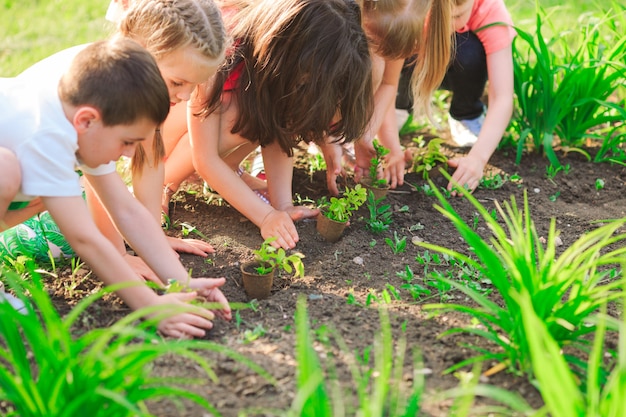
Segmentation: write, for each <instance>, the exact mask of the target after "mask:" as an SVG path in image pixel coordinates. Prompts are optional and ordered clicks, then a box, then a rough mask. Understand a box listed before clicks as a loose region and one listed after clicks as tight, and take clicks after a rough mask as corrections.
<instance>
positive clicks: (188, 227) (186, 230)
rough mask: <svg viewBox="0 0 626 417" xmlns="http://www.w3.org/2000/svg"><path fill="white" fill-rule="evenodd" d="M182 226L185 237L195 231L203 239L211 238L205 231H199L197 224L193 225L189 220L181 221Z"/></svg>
mask: <svg viewBox="0 0 626 417" xmlns="http://www.w3.org/2000/svg"><path fill="white" fill-rule="evenodd" d="M180 228H181V232H182V234H183V236H184V237H187V236H189V233H195V234H196V235H198V236H200V237H201V238H202V239H204V240H209V238H208V237H207V236H206V235H205V234H204V233H202V232H201V231H199V230H198V228H196V226H193V225H191V224H189V223H187V222H183V223H181V224H180Z"/></svg>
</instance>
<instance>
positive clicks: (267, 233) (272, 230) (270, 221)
mask: <svg viewBox="0 0 626 417" xmlns="http://www.w3.org/2000/svg"><path fill="white" fill-rule="evenodd" d="M259 229H261V236H262V237H263V239H268V238H270V237H275V238H276V240H274V241H273V242H272V246H274V247H275V248H283V249H285V250H287V249H292V248H294V247H295V246H296V243H298V240H300V237H299V236H298V231H297V230H296V225H295V224H293V220H292V219H291V216H290V215H289V213H288V212H286V211H283V210H275V209H274V210H272V211H270V212H269V213H268V214H267V216H265V218H264V219H263V221H262V222H261V226H260V227H259Z"/></svg>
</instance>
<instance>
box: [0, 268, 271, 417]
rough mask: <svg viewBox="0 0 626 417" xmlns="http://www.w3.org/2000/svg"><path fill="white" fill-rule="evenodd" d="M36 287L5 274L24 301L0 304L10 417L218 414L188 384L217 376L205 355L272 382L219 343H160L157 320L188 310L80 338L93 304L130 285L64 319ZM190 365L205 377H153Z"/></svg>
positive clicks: (142, 316)
mask: <svg viewBox="0 0 626 417" xmlns="http://www.w3.org/2000/svg"><path fill="white" fill-rule="evenodd" d="M30 275H31V277H32V280H28V281H26V280H22V279H20V278H19V277H18V276H17V275H15V274H12V273H7V275H6V277H5V278H6V280H7V281H8V283H9V285H10V286H11V287H12V289H13V290H14V291H15V293H16V294H17V296H18V297H19V298H20V299H21V300H22V301H23V302H24V304H25V307H24V309H22V310H20V311H19V312H18V311H16V310H15V309H14V308H13V307H12V306H11V305H10V304H9V303H8V302H4V301H2V300H0V358H2V361H0V401H2V402H3V403H4V405H3V407H5V408H3V409H4V411H7V409H8V414H6V415H8V416H24V417H26V416H30V417H44V416H46V417H48V416H76V415H83V414H84V415H88V416H93V417H105V416H106V417H110V416H119V417H130V416H143V417H149V416H152V414H151V413H150V411H149V410H148V407H147V404H146V403H148V402H151V401H156V400H163V399H166V400H167V399H169V400H172V401H174V402H180V400H181V399H186V400H190V401H193V402H195V403H197V404H199V405H200V406H201V407H202V408H204V409H205V410H206V411H207V412H208V413H210V414H211V415H216V416H217V415H219V413H218V411H217V410H216V409H215V407H213V406H212V405H211V404H210V403H209V402H208V401H207V400H206V399H205V398H204V396H202V395H199V394H197V393H195V392H194V391H193V390H191V389H189V388H190V385H196V386H204V387H206V385H207V383H208V381H209V380H211V381H213V382H216V381H217V376H216V375H215V372H214V371H213V370H212V369H211V365H210V364H209V362H208V361H207V360H206V359H205V358H204V357H203V355H201V354H200V352H201V351H211V352H217V353H220V354H222V355H226V356H228V357H230V358H231V359H233V360H235V361H237V362H239V363H241V364H244V365H246V366H248V367H250V368H251V369H252V370H254V371H255V372H258V373H259V374H260V375H262V376H263V377H264V378H266V379H267V380H268V381H270V382H271V383H274V379H273V377H272V376H271V375H270V374H269V373H267V372H266V371H265V370H264V369H263V368H261V367H259V366H258V365H257V364H256V363H255V362H253V361H251V360H249V359H247V358H246V357H244V356H243V355H241V354H238V353H237V352H235V351H234V350H231V349H229V348H227V347H225V346H223V345H222V344H220V343H215V342H211V341H206V340H175V339H163V338H162V337H161V336H160V335H158V334H157V333H156V332H155V331H154V328H155V324H156V322H157V320H160V319H162V318H163V317H164V316H166V315H170V314H176V313H183V312H185V311H191V309H193V308H195V307H192V306H189V310H187V309H186V308H185V307H172V308H174V309H175V311H172V310H171V309H165V310H164V306H155V307H148V308H145V309H142V310H138V311H134V312H132V313H130V314H129V315H127V316H126V317H124V318H122V319H121V320H119V321H117V322H115V323H113V324H112V325H111V326H109V327H105V328H96V329H92V330H89V331H87V332H85V333H83V334H80V335H77V334H76V332H75V330H74V329H75V325H76V323H77V321H78V320H80V319H82V318H83V317H84V313H85V311H86V310H87V308H88V307H89V306H90V305H91V304H93V303H94V302H95V301H96V300H98V299H100V298H102V297H103V296H105V295H107V294H110V293H111V292H113V291H115V290H120V289H122V288H128V287H129V286H130V285H134V284H129V283H124V284H118V285H116V286H112V287H108V288H106V289H104V290H101V291H99V292H98V293H96V294H92V295H90V296H88V297H86V298H83V299H82V300H80V301H79V303H78V304H77V305H76V306H75V307H74V308H73V309H72V310H71V311H70V312H69V313H67V314H66V315H65V316H64V317H61V316H60V315H59V313H58V312H57V311H56V309H55V308H54V305H53V303H52V300H51V299H50V296H49V294H48V292H47V291H46V290H45V288H44V287H43V283H42V281H41V278H40V276H39V274H37V273H35V272H34V271H33V270H32V269H31V273H30ZM172 355H174V357H176V358H177V359H175V360H176V361H182V360H184V361H189V362H191V363H193V365H190V366H194V367H197V368H198V369H199V370H200V369H201V370H203V371H204V373H205V375H206V378H176V379H175V378H172V377H164V376H159V375H157V374H154V373H153V372H152V368H153V363H154V362H155V361H162V360H165V359H167V360H172V359H173V356H172Z"/></svg>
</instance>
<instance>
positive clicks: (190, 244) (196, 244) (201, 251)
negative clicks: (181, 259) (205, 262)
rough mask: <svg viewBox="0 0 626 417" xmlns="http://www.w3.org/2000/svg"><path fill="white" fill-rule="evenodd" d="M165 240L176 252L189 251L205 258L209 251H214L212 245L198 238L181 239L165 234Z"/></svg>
mask: <svg viewBox="0 0 626 417" xmlns="http://www.w3.org/2000/svg"><path fill="white" fill-rule="evenodd" d="M167 242H168V243H169V244H170V247H171V248H172V249H174V250H175V251H176V252H182V253H190V254H192V255H198V256H202V257H204V258H206V257H207V256H208V255H209V254H210V253H215V249H214V248H213V246H211V245H210V244H208V243H206V242H205V241H203V240H199V239H181V238H177V237H172V236H167Z"/></svg>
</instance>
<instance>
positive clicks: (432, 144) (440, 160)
mask: <svg viewBox="0 0 626 417" xmlns="http://www.w3.org/2000/svg"><path fill="white" fill-rule="evenodd" d="M413 141H414V142H415V143H417V144H419V145H420V148H419V149H418V151H417V153H416V154H415V157H414V158H413V166H414V167H415V172H417V173H420V172H421V173H422V178H424V179H425V180H427V179H428V178H430V173H431V171H432V170H433V169H434V168H435V167H436V166H437V165H441V166H442V167H443V168H444V169H445V168H447V165H446V162H448V157H447V156H446V155H444V153H443V152H442V151H441V144H442V143H443V142H444V141H443V139H431V140H430V141H429V142H428V145H426V147H425V148H424V146H423V142H424V139H423V138H421V137H420V138H416V139H413Z"/></svg>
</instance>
